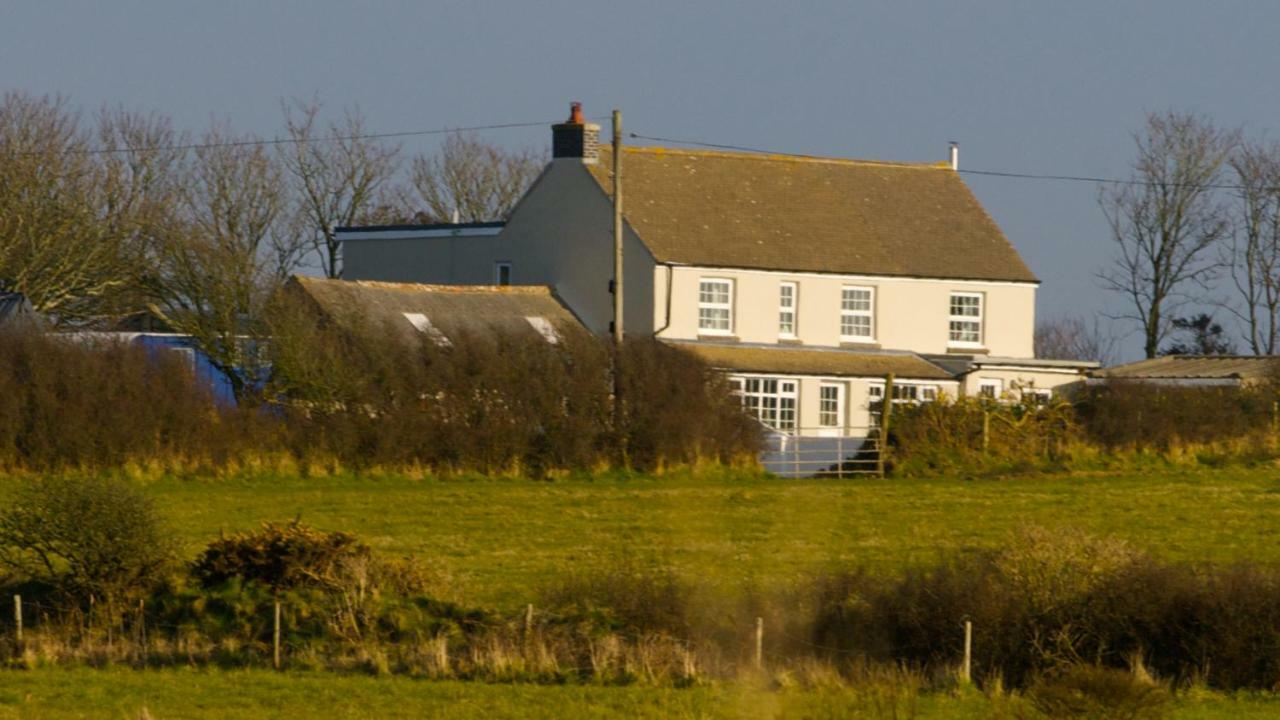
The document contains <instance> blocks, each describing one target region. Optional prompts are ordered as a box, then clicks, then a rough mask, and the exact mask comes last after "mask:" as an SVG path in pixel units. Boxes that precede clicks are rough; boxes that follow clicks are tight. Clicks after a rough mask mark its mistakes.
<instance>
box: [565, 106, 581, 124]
mask: <svg viewBox="0 0 1280 720" xmlns="http://www.w3.org/2000/svg"><path fill="white" fill-rule="evenodd" d="M566 122H570V123H573V124H574V125H581V124H583V122H584V121H583V119H582V103H580V102H573V103H569V119H568V120H567V121H566Z"/></svg>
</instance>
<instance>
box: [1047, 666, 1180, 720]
mask: <svg viewBox="0 0 1280 720" xmlns="http://www.w3.org/2000/svg"><path fill="white" fill-rule="evenodd" d="M1027 697H1028V698H1029V699H1030V700H1031V703H1032V705H1033V706H1034V707H1035V708H1036V709H1037V710H1039V711H1040V712H1041V713H1043V714H1044V716H1045V717H1046V718H1053V719H1054V720H1069V719H1071V718H1080V719H1081V720H1084V719H1088V720H1160V719H1161V718H1165V717H1168V716H1169V714H1170V712H1171V710H1172V707H1171V706H1172V703H1171V702H1170V697H1169V693H1168V692H1167V691H1166V690H1164V689H1163V688H1160V687H1157V686H1155V685H1153V684H1152V683H1150V682H1145V681H1143V680H1140V679H1138V678H1136V677H1134V675H1133V674H1132V673H1130V672H1127V671H1124V670H1117V669H1114V668H1104V667H1098V666H1095V665H1072V666H1070V667H1068V668H1065V669H1063V670H1061V671H1059V672H1057V673H1054V674H1053V675H1050V676H1046V677H1041V678H1039V679H1037V680H1036V682H1035V683H1033V684H1032V685H1031V687H1030V689H1028V691H1027Z"/></svg>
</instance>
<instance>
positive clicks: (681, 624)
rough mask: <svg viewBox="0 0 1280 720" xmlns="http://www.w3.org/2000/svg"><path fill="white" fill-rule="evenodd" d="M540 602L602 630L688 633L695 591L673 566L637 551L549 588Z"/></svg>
mask: <svg viewBox="0 0 1280 720" xmlns="http://www.w3.org/2000/svg"><path fill="white" fill-rule="evenodd" d="M540 604H541V605H544V606H546V607H548V608H551V609H552V610H554V611H555V612H556V613H558V614H560V615H561V616H562V617H565V618H568V619H570V620H573V621H579V622H583V623H586V624H587V625H588V626H589V629H591V630H594V631H597V632H619V631H622V632H630V633H665V634H668V635H674V636H675V637H679V638H687V637H689V635H690V631H691V628H692V624H691V619H692V617H693V611H694V604H693V591H692V588H691V587H690V586H689V585H688V584H686V583H685V582H683V581H681V580H680V578H678V577H677V576H676V575H675V573H673V572H672V571H671V570H670V569H669V568H666V567H663V566H661V565H658V564H656V563H646V562H642V561H640V560H639V559H638V558H636V557H634V556H630V555H627V556H621V557H615V558H612V559H610V560H609V561H608V562H606V563H604V564H601V565H598V566H596V567H592V568H587V569H585V570H580V571H578V572H575V573H572V574H570V575H568V576H567V577H564V578H562V579H560V580H558V581H556V582H553V583H551V584H549V585H548V586H546V587H545V588H543V590H542V592H541V593H540Z"/></svg>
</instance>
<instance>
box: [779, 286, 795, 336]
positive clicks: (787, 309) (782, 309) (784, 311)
mask: <svg viewBox="0 0 1280 720" xmlns="http://www.w3.org/2000/svg"><path fill="white" fill-rule="evenodd" d="M784 290H790V291H791V293H790V295H791V296H790V298H787V296H786V295H785V294H784V292H783V291H784ZM784 300H790V304H789V305H788V304H787V303H785V302H784ZM788 315H789V316H790V319H789V320H787V319H784V318H786V317H787V316H788ZM799 321H800V283H798V282H795V281H792V280H783V281H782V282H780V283H778V337H779V338H780V339H782V340H795V339H796V338H797V337H798V336H799V330H800V322H799ZM788 324H789V326H790V328H791V329H790V330H784V329H783V328H784V327H786V326H787V325H788Z"/></svg>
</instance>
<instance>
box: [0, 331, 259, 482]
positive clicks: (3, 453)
mask: <svg viewBox="0 0 1280 720" xmlns="http://www.w3.org/2000/svg"><path fill="white" fill-rule="evenodd" d="M233 425H234V422H232V421H231V418H230V417H226V416H225V413H224V411H220V410H219V409H218V408H217V407H216V405H215V404H214V402H213V399H212V398H211V397H210V396H209V394H208V393H207V392H205V391H204V390H203V389H201V388H200V387H199V386H198V385H197V384H196V382H195V379H194V378H193V377H192V375H191V373H190V372H189V371H188V370H187V368H186V366H185V365H184V364H183V363H182V361H181V360H180V359H179V358H177V357H176V356H174V355H172V354H171V353H164V352H158V353H157V352H151V353H149V352H148V351H147V350H145V349H143V348H139V347H133V346H128V345H125V344H123V343H117V342H88V341H84V340H71V339H69V338H67V337H58V336H54V335H46V334H43V333H41V332H38V331H36V330H30V329H23V328H21V327H13V326H9V327H6V328H0V469H27V470H44V471H60V470H66V469H88V468H99V467H121V466H123V465H126V464H129V463H135V464H140V465H146V464H149V463H151V462H154V461H155V460H157V459H162V458H163V459H168V458H180V459H187V458H204V457H208V456H210V455H212V454H213V453H214V452H216V451H219V450H225V449H226V445H227V442H226V441H225V440H224V439H229V438H232V437H237V436H238V435H239V433H238V432H237V431H236V430H235V428H234V427H232V426H233ZM220 440H221V441H223V442H221V443H220V442H219V441H220Z"/></svg>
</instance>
